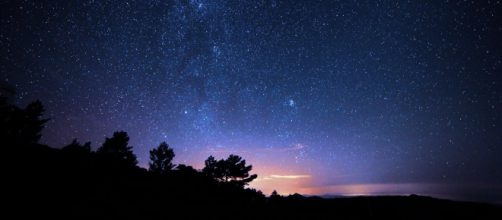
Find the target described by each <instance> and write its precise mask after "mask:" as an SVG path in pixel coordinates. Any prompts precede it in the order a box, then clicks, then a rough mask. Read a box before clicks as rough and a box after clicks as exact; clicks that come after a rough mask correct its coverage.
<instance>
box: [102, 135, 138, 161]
mask: <svg viewBox="0 0 502 220" xmlns="http://www.w3.org/2000/svg"><path fill="white" fill-rule="evenodd" d="M128 145H129V136H128V135H127V132H125V131H117V132H114V133H113V136H112V137H111V138H106V140H105V142H104V143H103V145H102V146H101V147H100V148H98V150H97V151H96V154H97V155H99V156H101V157H102V158H104V159H105V160H107V161H112V162H113V163H116V165H117V166H121V167H127V168H131V167H135V166H136V165H137V164H138V161H137V160H136V155H134V153H133V151H132V147H131V146H128Z"/></svg>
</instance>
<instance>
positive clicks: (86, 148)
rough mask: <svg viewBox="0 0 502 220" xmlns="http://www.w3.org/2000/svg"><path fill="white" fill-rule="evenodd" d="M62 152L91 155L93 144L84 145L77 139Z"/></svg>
mask: <svg viewBox="0 0 502 220" xmlns="http://www.w3.org/2000/svg"><path fill="white" fill-rule="evenodd" d="M61 150H62V151H63V152H70V153H74V154H89V153H91V142H86V143H84V144H83V145H82V144H80V143H79V142H78V141H77V139H76V138H75V139H73V141H72V142H71V143H70V144H68V145H66V146H64V147H63V148H62V149H61Z"/></svg>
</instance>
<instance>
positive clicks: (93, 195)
mask: <svg viewBox="0 0 502 220" xmlns="http://www.w3.org/2000/svg"><path fill="white" fill-rule="evenodd" d="M9 149H14V150H12V151H11V152H8V154H5V156H6V157H7V160H6V161H9V163H8V164H7V165H6V167H8V169H7V172H6V173H5V174H6V176H5V177H6V178H3V179H4V181H6V183H7V184H6V185H4V186H3V187H4V192H5V195H7V196H6V197H4V199H5V200H4V201H8V203H7V205H3V208H4V209H5V210H6V211H7V212H4V214H5V215H7V213H9V215H10V214H13V213H14V214H15V216H17V218H22V217H30V216H36V217H39V218H41V217H51V218H55V217H63V218H68V219H74V218H86V219H103V218H107V219H118V218H125V219H131V218H136V219H344V218H377V217H378V218H385V219H430V218H440V219H502V209H501V208H500V207H498V206H492V205H486V204H477V203H466V202H454V201H447V200H439V199H434V198H429V197H421V196H396V197H354V198H338V199H322V198H319V197H303V196H300V195H292V196H288V197H280V196H274V197H271V198H267V197H265V196H263V194H261V193H260V192H258V191H255V190H251V189H243V188H239V187H234V186H230V185H225V184H221V183H218V182H215V181H214V180H212V179H209V178H207V177H205V176H204V175H202V174H201V173H200V172H198V171H196V170H194V169H192V168H190V167H187V166H180V167H179V168H178V169H176V170H174V171H172V172H171V173H169V174H168V175H163V176H158V175H154V174H152V173H150V172H147V171H146V170H144V169H142V168H138V167H128V168H124V167H120V166H116V164H113V163H110V162H109V161H107V160H105V159H106V158H99V157H97V156H96V155H94V154H86V155H82V154H75V153H74V152H65V151H63V150H57V149H53V148H49V147H46V146H42V145H33V146H24V147H19V146H18V147H16V148H9ZM8 155H16V156H11V157H8ZM12 158H16V159H15V160H14V159H12Z"/></svg>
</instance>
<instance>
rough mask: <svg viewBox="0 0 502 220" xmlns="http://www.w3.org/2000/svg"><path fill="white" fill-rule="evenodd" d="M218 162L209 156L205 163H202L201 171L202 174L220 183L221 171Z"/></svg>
mask: <svg viewBox="0 0 502 220" xmlns="http://www.w3.org/2000/svg"><path fill="white" fill-rule="evenodd" d="M218 163H219V161H217V160H216V159H214V157H213V156H209V157H208V158H207V159H206V161H204V165H205V166H204V168H203V169H202V173H204V174H205V175H207V176H209V177H211V178H214V179H216V180H219V181H222V177H223V170H221V168H222V167H221V164H218Z"/></svg>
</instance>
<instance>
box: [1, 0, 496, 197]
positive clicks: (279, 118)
mask: <svg viewBox="0 0 502 220" xmlns="http://www.w3.org/2000/svg"><path fill="white" fill-rule="evenodd" d="M0 11H1V15H0V16H1V31H0V48H1V50H0V60H1V64H0V71H1V76H2V78H1V80H2V83H3V84H8V85H10V86H12V87H14V88H15V90H16V96H15V102H16V103H17V104H19V105H21V106H24V105H26V104H27V103H29V102H30V101H33V100H36V99H39V100H41V101H42V102H43V103H44V104H45V107H46V110H47V111H46V116H47V117H49V118H51V121H50V122H48V124H47V126H46V129H45V130H44V132H43V137H42V140H41V142H42V143H46V144H49V145H51V146H54V147H62V146H64V145H66V144H68V143H70V142H71V140H72V139H73V138H78V139H79V140H80V141H81V142H84V141H91V142H92V144H93V148H94V149H96V148H97V147H99V146H100V145H101V143H102V142H103V141H104V137H105V136H108V137H109V136H111V134H112V133H113V131H117V130H125V131H127V132H128V133H129V136H130V137H131V141H130V144H131V145H132V146H133V147H134V151H135V153H136V154H137V156H138V159H139V162H140V165H141V166H144V167H146V166H147V163H148V151H149V150H150V149H151V148H153V147H156V146H158V144H159V143H160V142H161V141H166V142H167V143H169V144H170V146H171V147H173V148H174V150H175V153H176V158H175V161H176V163H185V164H188V165H192V166H194V167H196V168H202V166H203V162H204V160H205V159H206V158H207V157H208V156H209V155H214V156H216V157H217V158H222V157H226V156H227V155H229V154H238V155H241V156H243V157H244V158H245V159H246V161H247V162H248V163H251V164H253V165H254V171H255V172H256V173H257V174H258V175H259V178H258V179H257V180H256V181H254V182H253V183H252V184H251V187H254V188H257V189H260V190H262V191H263V192H265V193H270V192H271V191H272V190H273V189H277V190H278V191H279V193H282V194H289V193H294V192H299V193H303V194H309V195H313V194H315V195H328V194H330V195H377V194H410V193H417V194H426V195H433V196H438V197H444V198H459V199H469V200H480V201H494V202H502V169H501V167H502V159H501V158H502V146H501V145H502V117H501V116H500V114H499V113H501V112H502V111H501V109H502V86H501V83H502V80H501V78H502V77H501V74H502V73H501V70H502V58H501V52H502V51H501V49H502V40H501V39H502V22H497V21H501V20H502V18H501V12H502V3H501V1H499V0H490V1H484V0H480V1H379V0H374V1H317V0H316V1H314V0H312V1H281V0H257V1H237V0H231V1H224V0H179V1H176V0H166V1H161V0H144V1H140V0H136V1H132V0H129V1H123V0H115V1H113V0H86V1H84V0H83V1H54V0H50V1H49V0H39V1H32V0H25V1H18V0H15V1H14V0H12V1H9V0H7V1H2V2H1V3H0Z"/></svg>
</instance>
